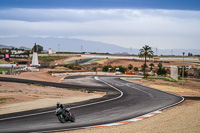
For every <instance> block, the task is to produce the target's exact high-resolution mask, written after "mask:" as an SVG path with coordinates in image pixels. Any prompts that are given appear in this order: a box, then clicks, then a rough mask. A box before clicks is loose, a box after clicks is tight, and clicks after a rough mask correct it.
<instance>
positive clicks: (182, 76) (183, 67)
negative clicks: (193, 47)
mask: <svg viewBox="0 0 200 133" xmlns="http://www.w3.org/2000/svg"><path fill="white" fill-rule="evenodd" d="M184 54H185V52H183V67H182V85H183V78H184Z"/></svg>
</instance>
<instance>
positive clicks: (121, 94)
mask: <svg viewBox="0 0 200 133" xmlns="http://www.w3.org/2000/svg"><path fill="white" fill-rule="evenodd" d="M94 78H95V79H96V80H99V81H101V82H103V83H104V84H107V85H108V86H110V87H112V88H114V89H115V90H117V91H119V92H120V96H118V97H115V98H112V99H108V100H104V101H99V102H94V103H89V104H85V105H80V106H75V107H71V109H75V108H80V107H85V106H90V105H95V104H99V103H105V102H109V101H113V100H116V99H119V98H121V97H122V96H123V92H122V91H121V90H119V89H117V88H116V87H114V86H112V85H110V84H109V83H107V82H105V81H103V80H101V79H99V78H98V77H97V76H95V77H94ZM69 108H70V107H69ZM51 112H55V110H51V111H46V112H41V113H34V114H28V115H21V116H15V117H9V118H3V119H0V121H3V120H9V119H16V118H22V117H28V116H34V115H41V114H46V113H51Z"/></svg>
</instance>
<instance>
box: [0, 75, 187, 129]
mask: <svg viewBox="0 0 200 133" xmlns="http://www.w3.org/2000/svg"><path fill="white" fill-rule="evenodd" d="M88 77H90V78H91V79H94V78H95V79H96V80H93V82H96V83H98V84H101V85H98V86H89V85H87V84H82V85H73V84H64V83H62V84H59V83H50V82H43V81H32V80H22V79H12V78H2V77H0V81H6V82H19V83H40V84H43V85H47V86H55V87H62V88H69V87H70V88H76V89H83V88H85V89H89V90H97V91H104V92H107V94H106V95H105V96H104V97H102V98H98V99H92V100H88V101H84V102H79V103H73V104H68V105H65V106H66V107H70V108H71V112H72V113H73V114H74V115H75V116H76V122H75V123H71V122H66V123H64V124H61V123H60V122H59V121H58V119H57V117H56V116H55V115H54V111H55V107H50V108H45V109H38V110H31V111H26V112H19V113H13V114H7V115H0V132H1V133H6V132H18V133H19V132H20V133H23V132H53V131H62V130H73V129H80V128H84V127H88V126H95V125H101V124H107V123H113V122H118V121H123V120H127V119H130V118H135V117H138V116H141V115H143V114H147V113H149V112H153V111H156V110H160V109H163V108H166V107H168V106H171V105H173V104H176V103H179V102H181V101H182V100H183V98H182V97H179V96H176V95H173V94H169V93H166V92H163V91H159V90H156V89H152V88H149V87H145V86H141V85H138V84H135V83H131V82H127V81H124V80H122V79H120V78H119V77H106V76H98V77H95V76H88ZM73 78H79V76H74V77H73ZM65 80H67V79H65ZM30 106H31V105H30Z"/></svg>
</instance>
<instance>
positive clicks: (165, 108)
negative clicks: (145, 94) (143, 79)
mask: <svg viewBox="0 0 200 133" xmlns="http://www.w3.org/2000/svg"><path fill="white" fill-rule="evenodd" d="M120 79H122V80H124V81H127V82H129V83H134V82H131V81H129V80H126V79H127V78H120ZM134 84H136V85H141V86H144V87H147V88H151V87H148V86H145V85H142V84H137V83H134ZM151 89H153V90H157V91H161V92H165V93H167V94H170V95H174V96H178V97H181V98H182V100H181V101H179V102H177V103H174V104H171V105H169V106H165V107H163V108H161V109H158V111H160V110H164V109H166V108H169V107H172V106H175V105H177V104H179V103H182V102H183V101H184V100H185V98H184V97H182V96H179V95H176V94H172V93H169V92H166V91H162V90H158V89H155V88H151Z"/></svg>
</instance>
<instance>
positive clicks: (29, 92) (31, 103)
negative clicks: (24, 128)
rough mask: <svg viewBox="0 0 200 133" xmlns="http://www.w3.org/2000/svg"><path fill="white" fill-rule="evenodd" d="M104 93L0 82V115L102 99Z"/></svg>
mask: <svg viewBox="0 0 200 133" xmlns="http://www.w3.org/2000/svg"><path fill="white" fill-rule="evenodd" d="M103 95H104V93H84V92H81V91H77V90H67V89H63V88H55V87H44V86H38V85H28V84H20V83H10V82H0V105H1V106H0V114H5V113H12V112H19V111H25V110H31V109H38V108H44V107H50V106H55V105H56V102H57V101H60V102H61V103H63V104H67V103H72V102H79V101H84V100H88V99H93V98H99V97H102V96H103Z"/></svg>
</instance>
